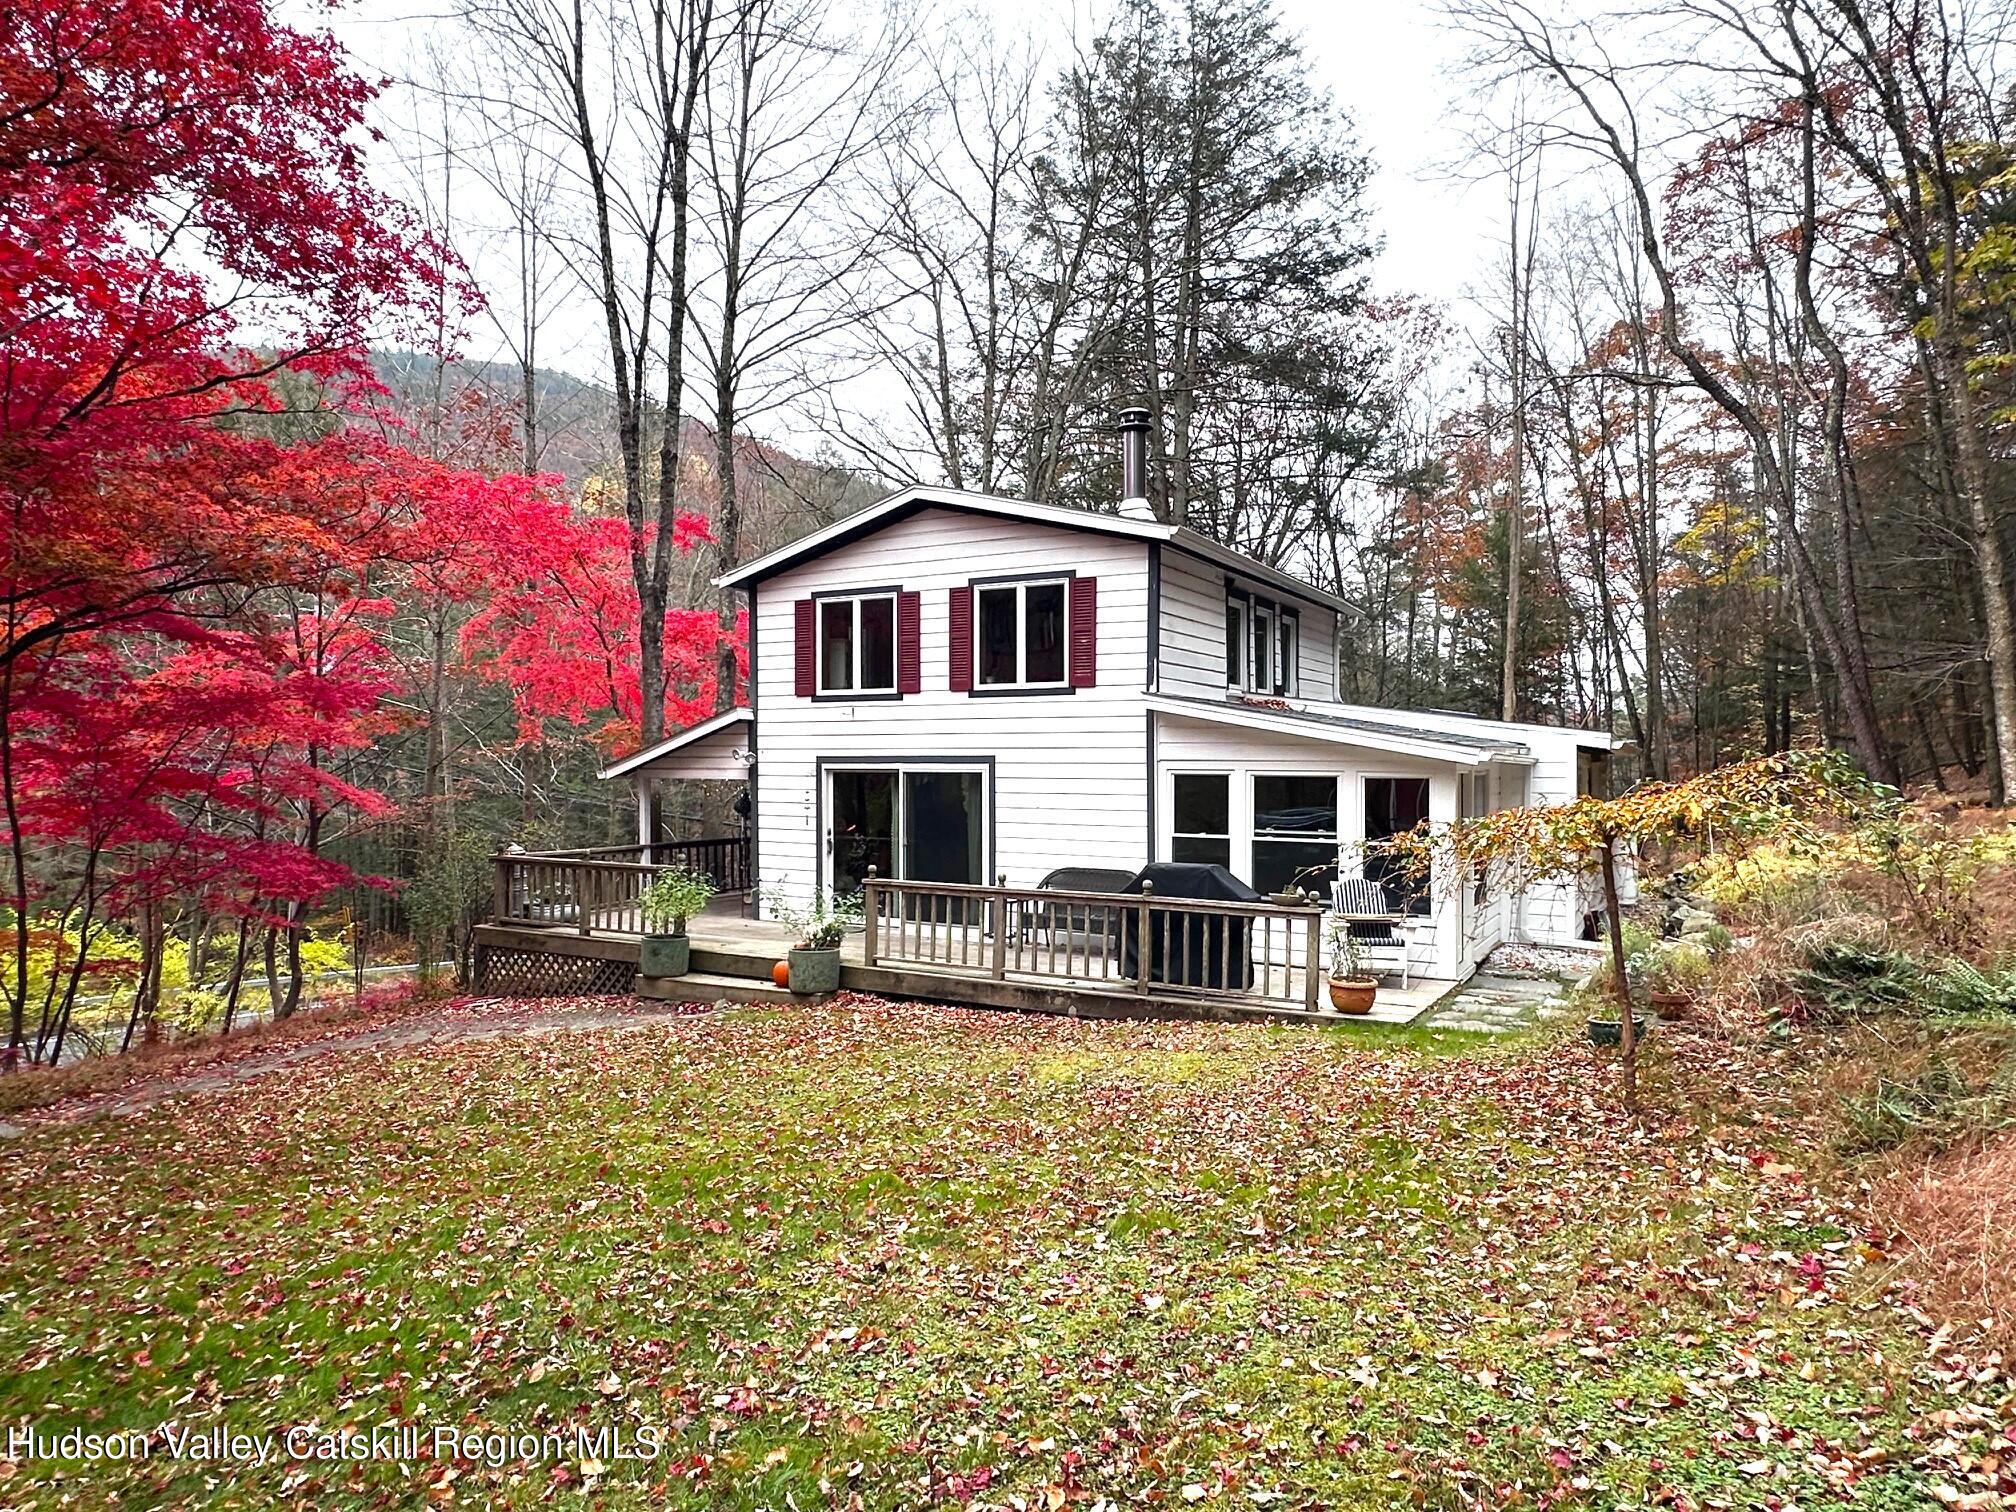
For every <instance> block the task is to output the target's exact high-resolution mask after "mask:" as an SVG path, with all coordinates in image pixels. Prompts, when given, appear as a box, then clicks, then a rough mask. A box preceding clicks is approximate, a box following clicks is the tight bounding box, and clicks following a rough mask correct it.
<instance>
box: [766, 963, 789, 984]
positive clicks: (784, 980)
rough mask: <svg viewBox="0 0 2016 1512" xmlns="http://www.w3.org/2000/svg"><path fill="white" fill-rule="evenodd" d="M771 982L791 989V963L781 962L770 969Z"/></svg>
mask: <svg viewBox="0 0 2016 1512" xmlns="http://www.w3.org/2000/svg"><path fill="white" fill-rule="evenodd" d="M770 980H771V981H773V982H775V983H776V984H777V985H778V986H779V987H789V986H790V985H791V963H790V962H789V961H779V962H778V963H777V964H776V965H775V966H772V967H771V968H770Z"/></svg>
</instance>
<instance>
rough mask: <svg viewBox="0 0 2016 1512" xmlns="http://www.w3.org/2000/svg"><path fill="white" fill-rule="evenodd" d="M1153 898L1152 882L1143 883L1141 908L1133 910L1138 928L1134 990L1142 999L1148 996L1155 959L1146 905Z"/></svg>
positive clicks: (1135, 941) (1153, 885) (1135, 947)
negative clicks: (1150, 939) (1149, 981)
mask: <svg viewBox="0 0 2016 1512" xmlns="http://www.w3.org/2000/svg"><path fill="white" fill-rule="evenodd" d="M1154 897H1155V884H1154V883H1153V882H1143V883H1142V884H1141V906H1140V907H1139V908H1138V909H1136V910H1135V917H1136V919H1137V920H1138V921H1139V927H1138V929H1137V930H1136V933H1135V938H1134V990H1135V991H1136V992H1138V993H1140V994H1141V996H1143V997H1146V996H1148V978H1149V977H1151V976H1153V975H1154V971H1153V969H1152V966H1153V962H1154V959H1155V951H1154V947H1153V946H1152V945H1151V943H1150V941H1149V930H1148V905H1149V903H1150V902H1152V901H1153V899H1154Z"/></svg>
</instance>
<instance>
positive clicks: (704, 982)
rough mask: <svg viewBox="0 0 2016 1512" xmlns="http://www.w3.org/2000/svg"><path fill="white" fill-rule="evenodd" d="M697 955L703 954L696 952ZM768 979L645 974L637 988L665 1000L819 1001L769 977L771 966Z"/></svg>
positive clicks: (701, 973) (646, 995)
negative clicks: (791, 990) (800, 994)
mask: <svg viewBox="0 0 2016 1512" xmlns="http://www.w3.org/2000/svg"><path fill="white" fill-rule="evenodd" d="M694 956H695V957H696V963H697V957H698V956H699V952H698V951H695V952H694ZM763 974H764V977H765V978H766V980H763V981H758V980H756V979H755V978H754V977H753V976H737V975H730V974H728V973H726V972H714V971H689V972H687V973H686V975H684V976H682V977H645V976H640V977H638V978H637V979H636V982H635V984H634V988H633V990H634V991H635V992H636V994H637V996H639V997H644V998H652V999H654V1000H656V1001H658V1002H661V1003H816V1002H819V1001H821V998H817V997H800V996H799V995H798V994H797V993H795V992H788V991H786V990H785V989H784V988H782V987H779V986H778V985H777V984H776V983H774V982H771V981H769V980H767V978H768V976H769V968H768V967H767V966H766V967H765V968H764V973H763Z"/></svg>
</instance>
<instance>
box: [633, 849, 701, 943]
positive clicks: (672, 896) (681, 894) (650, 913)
mask: <svg viewBox="0 0 2016 1512" xmlns="http://www.w3.org/2000/svg"><path fill="white" fill-rule="evenodd" d="M713 896H714V883H713V881H712V879H711V878H709V877H707V876H705V875H703V874H702V873H700V872H695V871H686V870H683V869H681V868H679V867H676V866H674V867H667V868H666V869H665V870H663V871H661V872H659V873H658V875H657V876H655V877H653V878H652V879H651V885H650V886H649V887H647V888H645V889H644V896H643V897H642V898H641V899H640V900H639V901H640V902H641V903H642V905H643V910H644V927H645V928H646V929H649V930H651V931H652V932H653V933H655V934H684V933H685V932H686V921H687V920H688V919H690V918H692V917H693V916H694V915H695V914H697V913H699V912H700V911H701V910H702V909H703V908H705V907H706V906H707V904H708V901H709V900H710V899H711V898H712V897H713Z"/></svg>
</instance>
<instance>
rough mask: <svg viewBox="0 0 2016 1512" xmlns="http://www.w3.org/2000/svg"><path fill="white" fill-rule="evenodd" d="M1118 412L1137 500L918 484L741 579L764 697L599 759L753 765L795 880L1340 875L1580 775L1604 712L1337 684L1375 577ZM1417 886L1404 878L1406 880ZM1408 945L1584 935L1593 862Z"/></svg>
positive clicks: (1483, 947) (1582, 783)
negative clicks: (1347, 575)
mask: <svg viewBox="0 0 2016 1512" xmlns="http://www.w3.org/2000/svg"><path fill="white" fill-rule="evenodd" d="M1145 435H1146V416H1145V414H1144V413H1142V412H1130V413H1129V415H1127V416H1125V417H1123V432H1122V438H1123V459H1124V465H1123V477H1124V479H1125V480H1126V486H1127V491H1128V493H1129V498H1128V499H1126V500H1125V501H1124V502H1123V503H1122V506H1121V509H1120V512H1118V513H1115V514H1103V513H1093V512H1090V511H1085V510H1078V509H1069V508H1061V507H1056V506H1052V505H1045V504H1032V503H1029V502H1026V501H1024V500H1019V499H1005V498H995V497H991V496H987V495H981V494H970V493H961V492H958V491H955V490H948V489H942V488H910V489H905V490H904V491H902V492H900V493H897V494H895V495H893V496H891V497H889V498H887V499H884V500H882V501H881V502H880V503H878V504H875V505H873V506H871V507H870V508H868V509H866V510H863V511H862V512H860V513H858V514H855V515H852V516H850V517H848V518H847V519H845V520H842V521H839V522H838V523H836V524H834V525H831V526H828V527H827V528H825V529H823V530H820V531H817V532H815V533H814V534H812V535H809V536H807V537H805V538H804V539H802V540H799V541H796V542H793V543H792V544H791V545H789V546H787V547H784V548H783V549H781V550H778V551H775V552H772V553H771V554H769V555H768V556H765V557H763V558H761V559H759V560H757V561H753V562H750V563H749V564H747V565H746V566H744V567H741V568H739V569H738V570H736V571H735V572H733V573H730V574H728V575H727V576H726V577H724V578H722V579H721V580H720V581H721V583H722V584H723V586H725V587H728V588H731V589H734V590H736V591H738V592H740V593H743V594H745V595H746V596H747V598H748V606H749V625H750V638H751V646H750V667H751V689H750V693H751V702H750V707H749V708H747V709H738V710H736V711H734V712H733V713H731V714H728V715H724V716H721V717H720V718H717V719H715V720H712V721H709V722H707V723H705V724H701V725H699V726H696V727H694V728H692V729H688V730H685V731H682V732H680V733H679V734H677V735H674V736H672V737H670V738H668V739H666V740H664V741H661V742H659V743H658V744H657V745H654V746H652V747H650V748H649V749H647V750H644V751H641V752H639V753H637V754H636V755H635V756H632V757H630V758H629V759H627V760H625V761H621V762H618V763H616V764H614V765H613V766H611V767H610V768H609V769H608V770H607V771H606V772H605V773H604V776H606V777H610V778H621V779H627V780H629V781H631V782H632V783H633V784H635V786H636V790H637V795H638V812H639V814H640V822H641V823H642V824H643V826H644V832H643V833H641V834H640V839H642V840H645V841H649V840H652V839H655V838H660V837H656V836H653V835H651V834H650V833H649V822H650V821H649V817H648V816H649V814H650V813H651V812H652V807H653V806H652V805H651V803H650V802H649V798H650V795H651V789H652V784H654V783H656V782H658V781H660V780H662V779H668V778H692V777H710V778H723V777H730V778H743V779H745V780H746V781H747V782H748V784H749V788H750V792H751V796H752V799H753V811H752V823H753V865H754V871H755V874H756V876H757V877H758V878H760V879H761V883H762V885H763V886H764V887H766V888H769V887H774V888H779V889H782V890H783V891H784V892H786V893H787V894H790V895H792V896H794V897H804V896H807V895H809V894H810V893H811V892H812V890H813V889H814V888H824V889H827V890H830V891H833V892H840V893H845V892H851V891H853V890H854V889H856V888H858V887H859V885H860V883H861V880H862V878H863V877H864V876H865V875H866V874H867V869H868V867H870V866H873V867H875V868H876V870H877V874H878V875H880V876H884V877H897V878H909V879H916V880H928V881H939V882H970V883H982V882H987V883H992V882H995V881H997V880H998V879H1000V878H1002V877H1005V878H1006V879H1007V883H1008V885H1010V886H1015V887H1027V886H1034V885H1036V884H1037V883H1039V882H1040V881H1041V880H1042V879H1043V878H1044V877H1045V876H1046V875H1048V874H1049V873H1050V872H1052V871H1053V870H1056V869H1057V868H1061V867H1088V866H1089V867H1102V868H1112V869H1117V870H1125V871H1130V872H1131V871H1133V870H1135V869H1137V868H1138V867H1140V866H1141V865H1142V863H1144V862H1146V861H1150V860H1173V861H1211V862H1217V863H1219V864H1221V865H1223V866H1225V867H1227V868H1229V869H1230V870H1231V871H1232V872H1233V873H1234V874H1236V875H1237V876H1239V877H1240V878H1242V879H1244V880H1245V881H1247V882H1248V883H1250V884H1251V885H1252V886H1253V887H1255V888H1257V889H1258V890H1260V891H1261V892H1263V893H1268V892H1272V891H1274V890H1276V889H1279V888H1281V887H1284V886H1287V885H1289V884H1291V883H1293V884H1295V885H1298V886H1301V887H1306V888H1311V889H1313V890H1316V891H1318V892H1321V893H1326V894H1327V891H1328V881H1329V879H1330V878H1331V877H1333V876H1335V875H1336V869H1337V868H1338V867H1339V866H1340V864H1341V865H1343V866H1347V867H1351V868H1353V869H1354V871H1363V870H1365V869H1366V868H1368V867H1370V868H1372V869H1373V870H1372V872H1369V873H1368V874H1376V868H1377V865H1378V863H1377V861H1376V860H1372V861H1368V860H1367V859H1366V858H1365V857H1364V856H1363V855H1362V854H1361V853H1360V850H1359V847H1360V844H1361V842H1363V841H1367V840H1376V839H1378V838H1380V837H1381V836H1384V835H1387V834H1391V833H1393V832H1395V831H1396V830H1404V829H1407V828H1409V827H1411V826H1412V825H1414V824H1415V823H1416V822H1417V821H1419V820H1420V819H1422V818H1424V817H1426V818H1430V819H1434V820H1449V819H1452V818H1454V817H1456V816H1458V815H1460V814H1469V813H1478V812H1483V811H1486V810H1487V809H1491V808H1496V807H1500V806H1505V805H1511V804H1523V803H1558V802H1564V801H1567V800H1569V799H1572V798H1573V797H1574V796H1575V795H1576V794H1577V792H1578V791H1581V790H1587V789H1588V787H1589V786H1590V785H1591V783H1592V781H1597V780H1600V774H1601V772H1602V771H1603V769H1604V767H1605V766H1606V764H1607V760H1608V754H1609V752H1610V750H1611V749H1612V746H1613V744H1615V742H1613V741H1612V739H1611V737H1609V736H1608V735H1605V734H1602V733H1599V732H1594V731H1584V730H1569V729H1560V728H1554V727H1549V726H1543V725H1533V724H1508V723H1502V722H1499V721H1495V720H1487V719H1474V718H1469V717H1466V716H1462V715H1454V714H1445V713H1421V712H1412V711H1407V712H1403V711H1399V710H1393V709H1380V708H1370V707H1364V706H1359V705H1352V704H1346V703H1342V702H1339V701H1338V687H1339V677H1338V673H1339V665H1338V657H1339V646H1340V637H1339V634H1338V627H1339V622H1340V620H1341V619H1342V618H1343V617H1345V616H1349V615H1351V614H1352V613H1353V612H1354V610H1353V607H1352V605H1351V604H1349V603H1348V602H1346V601H1345V600H1343V599H1340V598H1338V597H1336V596H1334V595H1332V594H1329V593H1326V592H1324V591H1322V590H1321V589H1318V588H1315V587H1313V586H1311V585H1310V584H1308V583H1305V582H1302V581H1300V580H1298V579H1296V578H1294V577H1292V576H1290V575H1288V574H1287V573H1284V572H1282V571H1280V570H1278V569H1276V568H1273V567H1269V566H1267V565H1265V564H1264V563H1261V562H1258V561H1255V560H1253V559H1251V558H1249V557H1246V556H1244V555H1242V554H1240V553H1238V552H1235V551H1232V550H1229V549H1227V548H1226V547H1225V546H1223V545H1220V544H1219V543H1218V542H1216V541H1213V540H1211V539H1210V538H1208V537H1206V536H1204V535H1201V534H1199V533H1198V532H1196V531H1194V530H1190V529H1187V528H1185V527H1183V526H1178V525H1169V524H1165V523H1162V522H1160V521H1158V520H1156V519H1155V518H1154V516H1153V514H1152V512H1151V511H1150V510H1149V508H1148V507H1147V503H1146V499H1145V497H1144V496H1143V495H1144V494H1145V487H1144V484H1143V479H1144V475H1145V470H1146V469H1145V452H1146V446H1145ZM1396 895H1397V893H1396ZM1408 906H1409V907H1411V908H1412V909H1413V910H1415V911H1417V912H1418V913H1419V914H1421V915H1422V924H1421V927H1419V928H1418V929H1415V930H1413V931H1412V932H1411V933H1412V938H1413V942H1414V943H1413V945H1412V951H1413V959H1412V965H1413V968H1414V970H1416V971H1418V972H1420V973H1421V974H1423V975H1426V976H1430V977H1444V978H1447V977H1459V976H1462V975H1465V974H1467V973H1468V971H1469V970H1470V969H1471V967H1472V966H1474V964H1475V963H1476V962H1477V961H1478V960H1479V959H1481V958H1482V956H1483V954H1484V953H1485V952H1486V951H1488V950H1489V949H1490V948H1491V947H1492V946H1493V945H1495V944H1497V943H1498V942H1500V941H1501V940H1506V939H1521V940H1528V941H1533V942H1539V943H1551V942H1560V943H1566V942H1569V941H1572V940H1576V939H1579V938H1581V937H1583V935H1584V933H1585V927H1586V914H1587V910H1588V907H1589V898H1588V895H1587V893H1586V891H1585V889H1584V888H1583V886H1582V884H1580V883H1578V882H1577V881H1575V880H1574V879H1565V880H1562V881H1559V882H1554V883H1548V884H1543V885H1541V886H1538V887H1536V888H1533V889H1530V890H1529V891H1528V892H1527V893H1526V894H1524V895H1523V896H1519V897H1513V898H1495V899H1492V898H1483V899H1480V896H1479V895H1477V894H1474V893H1472V892H1470V891H1469V890H1466V889H1460V888H1450V887H1434V888H1432V889H1430V890H1429V891H1428V892H1427V893H1426V894H1425V895H1418V896H1413V897H1411V898H1410V899H1409V900H1408Z"/></svg>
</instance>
